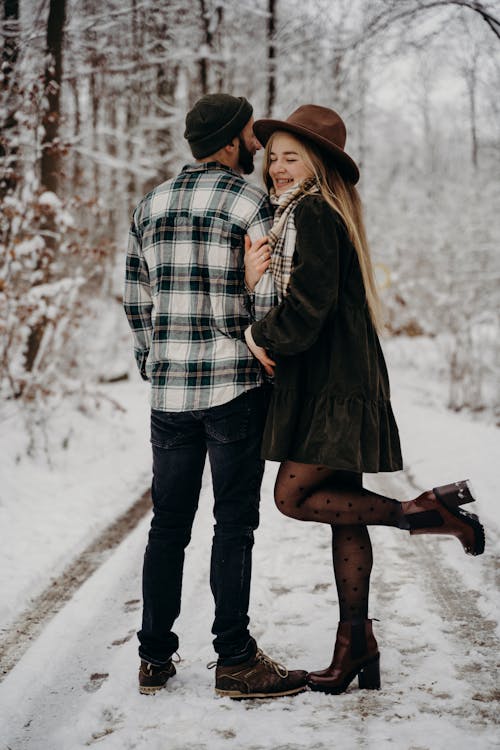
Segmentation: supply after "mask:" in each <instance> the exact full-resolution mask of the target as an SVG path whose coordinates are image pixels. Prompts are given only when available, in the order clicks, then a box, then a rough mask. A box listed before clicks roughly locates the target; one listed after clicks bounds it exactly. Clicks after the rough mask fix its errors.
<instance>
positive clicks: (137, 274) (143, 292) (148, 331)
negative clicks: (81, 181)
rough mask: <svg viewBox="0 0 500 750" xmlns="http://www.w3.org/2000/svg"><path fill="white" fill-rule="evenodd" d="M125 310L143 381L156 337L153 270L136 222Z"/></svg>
mask: <svg viewBox="0 0 500 750" xmlns="http://www.w3.org/2000/svg"><path fill="white" fill-rule="evenodd" d="M123 307H124V308H125V313H126V315H127V319H128V322H129V325H130V328H131V329H132V333H133V337H134V355H135V359H136V362H137V367H138V368H139V372H140V373H141V377H142V378H143V380H148V376H147V374H146V360H147V358H148V354H149V349H150V346H151V339H152V334H153V326H152V320H151V311H152V309H153V302H152V298H151V288H150V285H149V270H148V267H147V264H146V262H145V260H144V258H143V256H142V252H141V242H140V239H139V235H138V231H137V227H136V225H135V222H132V225H131V227H130V232H129V239H128V249H127V261H126V268H125V290H124V294H123Z"/></svg>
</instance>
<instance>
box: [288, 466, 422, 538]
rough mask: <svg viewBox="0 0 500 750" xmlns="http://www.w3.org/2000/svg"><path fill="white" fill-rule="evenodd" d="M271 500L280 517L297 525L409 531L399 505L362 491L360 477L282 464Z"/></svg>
mask: <svg viewBox="0 0 500 750" xmlns="http://www.w3.org/2000/svg"><path fill="white" fill-rule="evenodd" d="M353 477H355V478H356V479H353ZM274 497H275V502H276V505H277V507H278V508H279V510H280V511H281V512H282V513H284V514H285V515H286V516H290V518H296V519H298V520H300V521H318V522H319V523H328V524H330V525H332V526H359V525H362V526H367V525H370V526H373V525H378V526H396V527H400V526H402V527H403V528H408V526H407V523H406V522H405V518H404V515H403V510H402V504H401V503H400V502H398V501H397V500H394V499H392V498H390V497H385V496H384V495H378V494H377V493H375V492H370V491H369V490H365V489H364V488H363V486H362V484H361V475H359V474H355V473H354V472H350V471H334V470H333V469H330V468H328V467H327V466H315V465H313V464H301V463H297V462H295V461H285V462H284V463H282V464H281V466H280V469H279V472H278V476H277V478H276V486H275V490H274Z"/></svg>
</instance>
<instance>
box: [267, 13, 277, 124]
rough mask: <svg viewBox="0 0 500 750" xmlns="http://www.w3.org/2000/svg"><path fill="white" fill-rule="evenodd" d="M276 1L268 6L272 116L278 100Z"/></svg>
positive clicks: (269, 112) (269, 85)
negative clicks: (275, 36)
mask: <svg viewBox="0 0 500 750" xmlns="http://www.w3.org/2000/svg"><path fill="white" fill-rule="evenodd" d="M276 2H277V0H268V6H267V12H268V17H267V66H268V74H267V103H266V114H267V116H268V117H271V116H272V113H273V109H274V104H275V102H276V43H275V38H274V35H275V31H276Z"/></svg>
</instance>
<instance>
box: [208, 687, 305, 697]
mask: <svg viewBox="0 0 500 750" xmlns="http://www.w3.org/2000/svg"><path fill="white" fill-rule="evenodd" d="M305 690H307V685H301V686H300V687H296V688H292V689H291V690H281V691H280V692H279V693H240V691H239V690H220V689H219V688H215V692H216V694H217V695H218V696H219V697H220V698H232V699H233V700H245V699H246V698H284V697H285V696H287V695H298V693H303V692H304V691H305Z"/></svg>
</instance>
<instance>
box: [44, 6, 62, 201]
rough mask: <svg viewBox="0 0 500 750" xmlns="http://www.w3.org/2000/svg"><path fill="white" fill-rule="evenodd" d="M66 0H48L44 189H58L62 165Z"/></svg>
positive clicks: (55, 191)
mask: <svg viewBox="0 0 500 750" xmlns="http://www.w3.org/2000/svg"><path fill="white" fill-rule="evenodd" d="M65 20H66V0H50V9H49V18H48V22H47V65H46V67H45V78H44V84H45V96H46V98H47V107H46V109H45V113H44V116H43V119H42V124H43V127H44V129H45V134H44V136H43V140H42V165H41V183H42V186H43V187H44V188H45V189H46V190H52V191H53V192H54V193H57V188H58V183H59V172H60V168H61V148H60V143H59V123H60V120H61V83H62V63H63V38H64V24H65Z"/></svg>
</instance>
